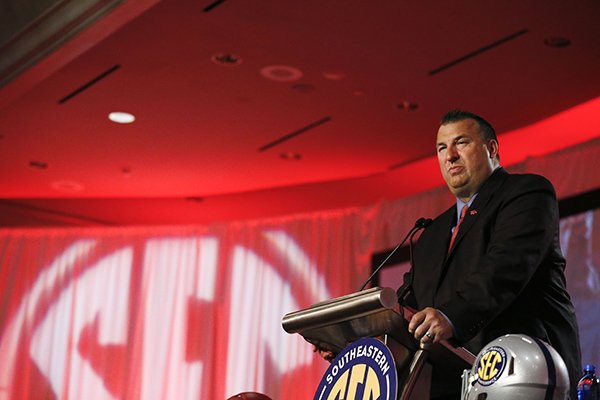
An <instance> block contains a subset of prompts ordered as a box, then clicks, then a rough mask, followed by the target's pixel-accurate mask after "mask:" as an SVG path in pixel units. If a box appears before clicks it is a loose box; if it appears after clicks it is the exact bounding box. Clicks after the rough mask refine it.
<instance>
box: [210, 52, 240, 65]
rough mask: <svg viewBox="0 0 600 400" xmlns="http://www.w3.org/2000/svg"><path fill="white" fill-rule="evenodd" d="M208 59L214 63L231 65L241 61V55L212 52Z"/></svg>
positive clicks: (238, 63)
mask: <svg viewBox="0 0 600 400" xmlns="http://www.w3.org/2000/svg"><path fill="white" fill-rule="evenodd" d="M210 59H211V60H212V62H214V63H215V64H217V65H223V66H225V67H233V66H236V65H240V64H241V63H242V59H241V57H238V56H236V55H235V54H231V53H219V54H213V55H212V57H210Z"/></svg>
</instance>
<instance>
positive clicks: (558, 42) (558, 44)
mask: <svg viewBox="0 0 600 400" xmlns="http://www.w3.org/2000/svg"><path fill="white" fill-rule="evenodd" d="M544 44H545V45H546V46H548V47H553V48H555V49H561V48H563V47H569V46H570V45H571V41H570V40H569V39H567V38H566V37H562V36H549V37H547V38H546V39H544Z"/></svg>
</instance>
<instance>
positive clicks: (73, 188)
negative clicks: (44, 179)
mask: <svg viewBox="0 0 600 400" xmlns="http://www.w3.org/2000/svg"><path fill="white" fill-rule="evenodd" d="M51 185H52V188H53V189H54V190H56V191H57V192H63V193H75V192H81V191H82V190H83V185H82V184H81V183H79V182H75V181H56V182H52V184H51Z"/></svg>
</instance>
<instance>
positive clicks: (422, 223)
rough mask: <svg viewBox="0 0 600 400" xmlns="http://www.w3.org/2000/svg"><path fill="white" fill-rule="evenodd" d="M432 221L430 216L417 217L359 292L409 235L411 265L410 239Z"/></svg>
mask: <svg viewBox="0 0 600 400" xmlns="http://www.w3.org/2000/svg"><path fill="white" fill-rule="evenodd" d="M432 222H433V220H432V219H431V218H422V217H421V218H419V219H418V220H417V221H416V222H415V225H414V226H413V227H412V228H411V229H410V230H409V231H408V233H407V234H406V236H405V237H404V239H402V241H401V242H400V244H399V245H397V246H396V247H395V248H394V250H392V251H391V252H390V254H388V256H387V257H386V258H385V260H383V261H382V262H381V264H379V266H378V267H377V268H375V271H373V273H372V274H371V276H369V278H368V279H367V280H366V281H365V283H364V284H363V285H362V286H361V287H360V289H359V292H360V291H362V290H364V289H365V287H366V286H367V285H368V284H369V282H371V280H372V279H373V278H374V277H375V275H377V273H378V272H379V270H380V269H381V268H383V266H384V265H385V263H386V262H387V261H388V260H389V259H390V257H391V256H393V255H394V253H396V251H398V249H399V248H400V247H402V245H403V244H404V242H406V239H408V238H409V237H410V259H411V265H412V239H413V237H414V236H415V235H416V234H417V232H418V231H420V230H421V229H425V228H427V227H428V226H429V225H431V223H432ZM411 268H412V267H411ZM411 280H412V275H411Z"/></svg>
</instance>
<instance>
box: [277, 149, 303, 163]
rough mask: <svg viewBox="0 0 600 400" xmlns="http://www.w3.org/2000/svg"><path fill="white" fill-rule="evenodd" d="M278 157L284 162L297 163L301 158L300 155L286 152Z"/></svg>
mask: <svg viewBox="0 0 600 400" xmlns="http://www.w3.org/2000/svg"><path fill="white" fill-rule="evenodd" d="M279 157H281V158H282V159H284V160H286V161H299V160H300V159H301V158H302V155H301V154H300V153H296V152H293V151H288V152H285V153H281V154H280V155H279Z"/></svg>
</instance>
